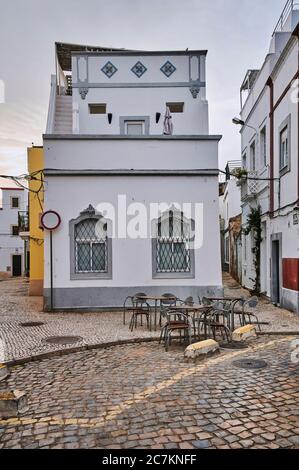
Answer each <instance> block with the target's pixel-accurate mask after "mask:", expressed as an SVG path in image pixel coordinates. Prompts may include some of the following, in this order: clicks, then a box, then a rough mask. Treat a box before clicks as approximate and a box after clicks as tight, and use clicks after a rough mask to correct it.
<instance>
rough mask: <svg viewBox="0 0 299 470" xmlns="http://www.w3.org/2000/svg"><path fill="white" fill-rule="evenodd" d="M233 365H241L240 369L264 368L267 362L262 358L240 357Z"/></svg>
mask: <svg viewBox="0 0 299 470" xmlns="http://www.w3.org/2000/svg"><path fill="white" fill-rule="evenodd" d="M233 365H234V366H235V367H239V368H240V369H263V368H264V367H267V365H268V364H267V362H266V361H263V360H261V359H250V358H249V359H239V360H238V361H234V362H233Z"/></svg>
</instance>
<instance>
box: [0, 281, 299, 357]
mask: <svg viewBox="0 0 299 470" xmlns="http://www.w3.org/2000/svg"><path fill="white" fill-rule="evenodd" d="M224 283H225V285H226V287H225V294H227V295H232V296H236V297H238V296H241V295H244V296H248V295H249V294H248V292H247V291H246V290H245V289H241V288H240V287H239V286H238V285H237V284H236V283H235V282H234V281H232V279H231V278H230V277H229V276H228V275H225V276H224ZM27 291H28V282H27V281H26V280H24V279H8V280H5V281H1V282H0V299H1V301H0V339H1V340H2V342H3V345H4V351H5V356H4V358H2V359H0V361H1V360H2V361H3V360H5V361H8V360H12V359H17V358H22V357H28V356H33V355H36V354H39V353H45V352H48V351H53V350H61V349H67V348H72V347H74V346H82V345H86V344H97V343H103V342H104V343H106V342H114V341H119V340H128V339H133V338H145V337H155V336H157V335H158V334H159V333H155V332H151V333H150V332H149V331H148V330H147V329H146V328H140V327H138V329H137V330H134V332H133V333H131V331H129V328H128V324H127V325H125V326H124V325H123V322H122V313H117V312H102V313H84V314H80V313H53V314H49V313H43V311H42V299H41V298H40V297H28V296H27ZM258 316H259V319H260V321H265V322H270V325H269V326H263V330H264V331H287V332H290V331H291V332H293V331H295V332H297V331H298V332H299V317H298V316H296V315H294V314H293V313H291V312H288V311H286V310H283V309H279V308H276V307H274V306H273V305H272V304H270V303H269V302H266V301H261V302H260V303H259V306H258ZM27 321H42V322H43V323H44V325H42V326H38V327H30V328H28V327H27V328H24V327H22V326H20V323H21V322H27ZM69 335H73V336H80V337H81V338H82V340H81V341H79V342H77V343H75V344H70V345H54V344H47V343H45V342H44V339H45V338H47V337H49V336H69Z"/></svg>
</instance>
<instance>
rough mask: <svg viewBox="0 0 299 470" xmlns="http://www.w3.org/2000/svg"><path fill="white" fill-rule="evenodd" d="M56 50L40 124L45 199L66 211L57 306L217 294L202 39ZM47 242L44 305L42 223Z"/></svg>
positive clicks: (58, 249) (56, 248) (56, 267)
mask: <svg viewBox="0 0 299 470" xmlns="http://www.w3.org/2000/svg"><path fill="white" fill-rule="evenodd" d="M56 51H57V64H58V65H57V73H58V74H59V80H58V86H57V78H56V77H53V78H52V87H51V97H50V105H49V115H48V125H47V132H46V135H44V154H45V168H46V170H45V188H46V191H45V211H48V210H53V211H55V212H57V213H58V214H59V216H60V218H61V224H60V225H59V227H58V228H57V229H56V230H55V231H53V233H52V281H53V282H52V294H53V303H54V308H55V309H68V308H70V309H71V308H81V309H90V308H113V307H119V306H121V305H122V304H123V302H124V299H125V298H126V296H127V295H133V294H135V293H136V292H145V293H147V294H152V295H154V294H156V295H157V294H160V295H161V294H163V293H166V292H167V293H168V292H169V293H173V294H176V295H177V296H178V297H180V298H186V297H187V296H190V295H192V296H193V297H194V298H195V299H196V300H197V296H202V295H204V294H205V295H207V294H209V295H214V294H221V293H222V279H221V262H220V237H219V230H218V228H219V206H218V142H219V140H220V138H221V136H218V135H210V134H209V125H208V122H209V121H208V102H207V100H206V94H205V92H206V76H205V64H206V51H186V52H185V51H184V52H181V51H179V52H175V51H167V52H132V51H130V52H129V51H116V50H114V51H107V50H103V49H100V48H88V47H81V48H80V46H71V45H61V44H58V45H56ZM71 51H72V52H71ZM70 73H71V75H72V77H71V80H72V84H71V85H70V78H69V75H68V74H70ZM56 76H57V75H56ZM167 110H168V112H169V114H170V118H165V116H166V114H167ZM171 121H172V123H171ZM172 128H173V130H172ZM166 132H167V135H166V134H165V133H166ZM161 204H162V205H163V206H160V207H159V211H158V212H157V213H156V212H155V211H156V208H157V206H158V205H161ZM44 253H45V263H44V274H45V276H44V277H45V279H44V298H45V308H46V309H48V308H49V304H50V300H49V299H50V295H51V276H50V273H51V256H50V235H49V232H48V231H45V252H44Z"/></svg>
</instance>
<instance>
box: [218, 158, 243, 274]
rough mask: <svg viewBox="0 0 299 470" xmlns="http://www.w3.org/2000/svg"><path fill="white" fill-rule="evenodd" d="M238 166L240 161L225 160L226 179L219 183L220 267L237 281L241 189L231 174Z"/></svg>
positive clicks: (239, 247)
mask: <svg viewBox="0 0 299 470" xmlns="http://www.w3.org/2000/svg"><path fill="white" fill-rule="evenodd" d="M240 168H241V162H240V161H229V162H227V166H226V181H225V183H223V182H222V183H220V184H219V203H220V229H221V259H222V269H223V271H226V272H229V273H230V274H231V275H232V276H233V278H234V279H236V280H237V281H238V282H241V279H242V234H241V228H242V227H241V225H242V223H241V212H242V209H241V191H240V186H239V184H238V181H237V179H236V178H235V177H234V176H232V175H233V172H234V170H237V169H240Z"/></svg>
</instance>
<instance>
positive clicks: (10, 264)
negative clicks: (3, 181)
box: [0, 187, 26, 276]
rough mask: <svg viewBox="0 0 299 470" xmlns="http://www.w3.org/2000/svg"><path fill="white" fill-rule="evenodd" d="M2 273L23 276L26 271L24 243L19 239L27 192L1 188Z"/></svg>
mask: <svg viewBox="0 0 299 470" xmlns="http://www.w3.org/2000/svg"><path fill="white" fill-rule="evenodd" d="M0 190H1V193H2V202H1V203H0V272H1V273H2V274H3V273H6V274H7V275H9V276H21V275H22V274H23V273H24V270H25V259H24V242H23V240H22V239H21V238H20V237H19V217H18V216H19V212H20V211H25V209H26V200H25V194H24V193H25V191H24V190H23V189H21V188H5V187H2V188H0Z"/></svg>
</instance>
